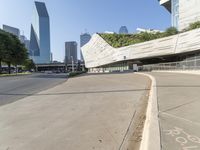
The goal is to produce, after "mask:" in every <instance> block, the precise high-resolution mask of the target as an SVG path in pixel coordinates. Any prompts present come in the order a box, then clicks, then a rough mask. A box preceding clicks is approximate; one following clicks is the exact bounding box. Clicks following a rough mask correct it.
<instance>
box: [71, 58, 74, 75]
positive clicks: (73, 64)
mask: <svg viewBox="0 0 200 150" xmlns="http://www.w3.org/2000/svg"><path fill="white" fill-rule="evenodd" d="M71 59H72V72H74V58H73V56H71Z"/></svg>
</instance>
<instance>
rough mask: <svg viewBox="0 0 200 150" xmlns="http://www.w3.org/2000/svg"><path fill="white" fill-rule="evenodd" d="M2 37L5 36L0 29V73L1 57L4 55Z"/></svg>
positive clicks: (0, 69)
mask: <svg viewBox="0 0 200 150" xmlns="http://www.w3.org/2000/svg"><path fill="white" fill-rule="evenodd" d="M4 38H5V34H4V33H3V31H2V30H1V29H0V74H1V72H2V64H1V63H2V59H3V55H4V49H5V46H4V42H3V41H4Z"/></svg>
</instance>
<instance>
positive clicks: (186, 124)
mask: <svg viewBox="0 0 200 150" xmlns="http://www.w3.org/2000/svg"><path fill="white" fill-rule="evenodd" d="M150 74H151V75H153V76H154V77H155V78H156V82H157V98H158V107H159V108H158V109H159V121H160V130H161V146H162V150H200V75H192V74H180V73H165V72H163V73H158V72H157V73H150Z"/></svg>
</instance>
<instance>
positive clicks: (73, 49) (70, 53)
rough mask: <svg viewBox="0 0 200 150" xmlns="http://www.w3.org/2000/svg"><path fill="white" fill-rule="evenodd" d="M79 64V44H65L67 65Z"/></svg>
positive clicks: (73, 42)
mask: <svg viewBox="0 0 200 150" xmlns="http://www.w3.org/2000/svg"><path fill="white" fill-rule="evenodd" d="M72 61H73V63H77V61H78V59H77V42H75V41H72V42H65V64H72Z"/></svg>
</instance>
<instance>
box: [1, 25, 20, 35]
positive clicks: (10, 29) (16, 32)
mask: <svg viewBox="0 0 200 150" xmlns="http://www.w3.org/2000/svg"><path fill="white" fill-rule="evenodd" d="M3 30H4V31H6V32H8V33H11V34H13V35H15V36H17V37H18V38H20V30H19V29H18V28H14V27H11V26H8V25H3Z"/></svg>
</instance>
